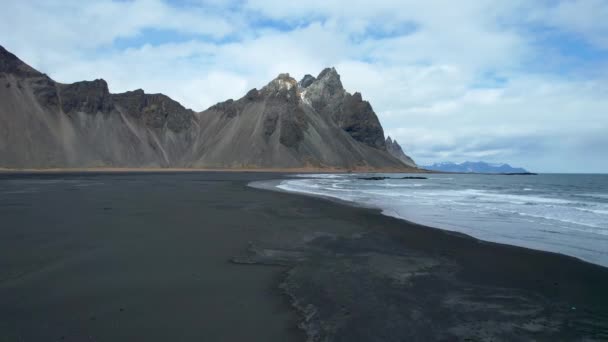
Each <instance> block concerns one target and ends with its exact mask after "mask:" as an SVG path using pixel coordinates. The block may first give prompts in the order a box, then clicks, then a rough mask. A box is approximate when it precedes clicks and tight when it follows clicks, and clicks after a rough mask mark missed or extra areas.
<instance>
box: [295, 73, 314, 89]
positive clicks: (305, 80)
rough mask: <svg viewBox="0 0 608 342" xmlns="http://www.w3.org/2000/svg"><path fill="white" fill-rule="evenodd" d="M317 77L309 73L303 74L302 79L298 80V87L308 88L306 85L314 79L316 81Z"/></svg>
mask: <svg viewBox="0 0 608 342" xmlns="http://www.w3.org/2000/svg"><path fill="white" fill-rule="evenodd" d="M316 80H317V79H316V78H315V77H314V76H312V75H310V74H306V75H304V77H303V78H302V80H300V82H299V83H298V85H299V86H300V88H302V89H306V88H308V86H310V85H311V84H313V83H314V81H316Z"/></svg>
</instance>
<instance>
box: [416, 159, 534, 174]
mask: <svg viewBox="0 0 608 342" xmlns="http://www.w3.org/2000/svg"><path fill="white" fill-rule="evenodd" d="M421 168H423V169H426V170H433V171H442V172H461V173H529V172H528V171H527V170H526V169H523V168H521V167H512V166H511V165H509V164H496V163H486V162H482V161H479V162H469V161H467V162H464V163H460V164H457V163H452V162H443V163H435V164H432V165H425V166H421Z"/></svg>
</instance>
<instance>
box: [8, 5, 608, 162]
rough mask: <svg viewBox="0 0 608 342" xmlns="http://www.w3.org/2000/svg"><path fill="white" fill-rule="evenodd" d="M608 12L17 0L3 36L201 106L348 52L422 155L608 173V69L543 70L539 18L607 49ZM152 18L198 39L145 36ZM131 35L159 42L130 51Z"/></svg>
mask: <svg viewBox="0 0 608 342" xmlns="http://www.w3.org/2000/svg"><path fill="white" fill-rule="evenodd" d="M606 11H608V5H607V4H606V2H603V1H601V0H588V1H582V0H578V1H575V0H572V1H570V0H564V1H561V2H559V3H557V4H545V3H542V2H534V3H531V2H527V1H520V0H517V1H509V2H500V3H497V2H495V1H489V0H481V1H472V0H466V1H460V2H458V5H457V6H454V4H453V2H448V1H425V2H421V1H413V0H412V1H403V0H399V1H397V0H395V1H390V0H388V1H387V0H377V1H374V3H373V4H370V3H369V2H368V1H360V0H356V1H351V2H349V3H348V5H345V4H344V2H343V1H333V0H324V1H321V0H309V1H304V2H285V1H278V0H258V1H246V2H244V3H241V2H239V1H231V2H228V3H227V2H223V1H222V2H220V1H201V2H197V1H195V0H192V1H190V2H185V3H182V4H181V5H180V6H177V5H172V4H170V3H167V2H164V1H161V0H135V1H120V2H113V1H109V0H99V1H91V2H81V1H63V2H44V1H23V2H12V3H9V4H5V5H3V12H2V13H0V44H2V45H4V46H5V47H7V48H8V49H9V50H12V51H13V52H15V53H16V54H18V55H19V56H20V57H21V58H23V59H24V60H25V61H27V62H28V63H30V64H32V65H33V66H34V67H37V68H39V69H41V70H42V71H44V72H47V73H49V74H50V76H51V77H53V78H55V79H57V80H58V81H62V82H73V81H78V80H82V79H94V78H104V79H106V80H107V81H108V82H109V85H110V88H111V90H112V91H114V92H121V91H126V90H132V89H136V88H143V89H144V90H146V91H147V92H162V93H165V94H167V95H169V96H171V97H173V98H175V99H176V100H179V101H180V102H182V103H183V104H184V105H186V106H188V107H192V108H193V109H195V110H202V109H204V108H206V107H208V106H210V105H212V104H214V103H216V102H218V101H223V100H225V99H227V98H237V97H240V96H242V95H243V94H244V93H245V92H246V91H247V90H248V89H250V88H253V87H258V88H259V87H261V86H263V85H264V84H266V83H267V82H268V81H270V79H271V78H273V77H274V76H276V75H277V74H278V73H280V72H290V73H291V74H292V75H293V76H295V77H298V78H299V77H302V76H303V75H304V74H305V73H311V74H313V75H314V74H316V73H318V72H319V71H320V70H321V69H322V68H324V67H326V66H331V65H333V66H336V67H337V69H338V71H339V72H340V73H341V75H342V80H343V83H344V84H345V86H346V88H347V89H348V90H349V91H351V92H354V91H360V92H361V93H362V94H363V96H364V98H365V99H367V100H369V101H370V102H371V103H372V105H373V107H374V109H375V110H376V112H377V113H378V115H379V116H380V118H381V121H382V123H383V125H384V127H385V129H386V131H387V133H389V134H391V135H392V136H393V137H395V138H397V139H398V140H399V142H400V143H402V145H404V147H405V149H406V150H407V152H409V153H410V154H411V155H412V156H413V157H414V158H415V159H418V161H419V162H423V163H424V162H430V161H439V159H444V160H445V159H448V160H455V161H459V160H464V159H478V158H483V159H488V160H489V161H506V162H512V163H513V164H522V166H526V167H529V168H532V169H535V170H538V171H544V170H575V169H576V168H577V167H578V166H576V165H574V166H573V165H572V163H571V162H570V161H574V160H577V161H584V160H587V161H588V162H587V164H590V165H593V167H595V168H596V170H604V171H606V170H608V161H604V162H597V160H598V159H602V157H604V158H603V159H604V160H606V159H608V158H605V155H603V154H604V152H603V151H601V150H600V149H597V148H596V149H593V148H590V147H589V146H592V144H591V142H595V143H597V142H598V141H599V142H604V141H605V139H603V138H602V137H601V132H605V131H608V119H607V118H606V115H605V113H607V112H608V101H607V100H605V99H607V98H608V90H607V88H608V82H606V80H607V78H608V71H604V72H601V70H597V72H594V73H593V74H591V73H590V74H585V75H578V76H579V77H572V75H571V74H569V75H565V74H562V73H561V72H560V70H550V69H549V70H547V69H543V68H540V69H539V70H536V69H535V67H533V66H531V65H538V64H541V65H542V64H543V62H547V63H545V64H549V60H553V59H556V58H558V57H559V56H555V53H556V52H555V51H559V49H554V50H551V53H552V54H547V53H546V51H545V50H543V49H544V48H545V47H542V46H538V45H537V44H536V43H537V40H538V39H537V38H538V37H536V36H534V34H535V33H534V30H532V29H530V28H529V27H527V26H526V25H530V24H534V25H544V26H548V27H551V28H552V29H554V30H557V31H559V32H564V33H567V34H571V35H574V36H578V37H581V40H584V41H585V42H586V43H583V44H591V46H593V47H594V48H599V49H603V48H606V47H608V45H607V44H606V41H605V37H606V36H608V34H607V26H606V25H607V24H606V21H605V20H603V18H604V17H606V16H608V15H607V14H606ZM146 30H164V31H170V32H174V33H180V34H182V35H186V36H187V37H190V38H188V40H186V41H184V40H183V39H182V40H175V41H171V40H170V39H169V41H163V42H154V41H149V42H146V39H147V38H150V37H151V36H153V35H146ZM117 39H133V40H134V41H144V43H143V44H141V45H137V44H136V45H133V46H130V47H128V48H124V49H121V48H119V47H118V45H116V44H115V42H116V41H117ZM165 40H166V39H165ZM562 48H563V47H562ZM573 53H576V51H573ZM539 56H541V57H542V60H538V58H539ZM583 58H584V56H583ZM596 65H597V63H596V62H594V64H593V66H596ZM583 66H584V65H583ZM541 69H542V70H541ZM494 78H495V79H496V80H494ZM493 83H495V84H493ZM585 156H586V157H585ZM585 158H587V159H585ZM582 164H584V163H581V165H582ZM579 169H581V170H585V168H584V167H580V168H579ZM576 170H578V169H576Z"/></svg>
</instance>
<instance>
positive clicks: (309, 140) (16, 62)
mask: <svg viewBox="0 0 608 342" xmlns="http://www.w3.org/2000/svg"><path fill="white" fill-rule="evenodd" d="M0 85H1V86H0V167H4V168H74V167H77V168H91V167H180V168H315V169H324V168H327V169H345V170H396V171H399V170H405V171H406V170H408V169H409V168H411V164H407V163H405V162H404V161H403V160H402V159H401V158H399V157H398V156H397V157H395V156H394V155H393V154H391V153H389V151H388V150H387V145H386V141H385V139H384V131H383V129H382V126H381V125H380V122H379V120H378V118H377V116H376V114H375V113H374V111H373V109H372V107H371V105H370V104H369V103H368V102H367V101H364V100H363V99H362V96H361V94H359V93H355V94H354V95H351V94H350V93H348V92H346V90H345V89H344V87H343V86H342V83H341V81H340V76H339V74H338V73H337V72H336V70H335V69H333V68H328V69H325V70H323V71H322V72H321V73H320V74H319V76H318V77H313V76H310V75H307V76H305V77H304V78H303V79H302V80H301V81H300V82H298V81H296V80H295V79H293V78H292V77H290V76H289V74H281V75H279V76H278V77H277V78H276V79H274V80H272V81H271V82H270V83H268V84H267V85H266V86H264V87H262V88H261V89H259V90H258V89H252V90H250V91H249V92H248V93H247V94H246V95H245V96H243V97H242V98H240V99H237V100H228V101H224V102H221V103H218V104H216V105H214V106H212V107H210V108H209V109H207V110H205V111H202V112H194V111H192V110H190V109H187V108H185V107H183V106H182V105H181V104H179V103H178V102H176V101H174V100H172V99H171V98H169V97H168V96H165V95H163V94H146V93H145V92H144V91H143V90H141V89H138V90H134V91H128V92H125V93H119V94H112V93H110V92H109V89H108V84H107V83H106V82H105V81H104V80H102V79H97V80H94V81H82V82H76V83H72V84H62V83H58V82H55V81H54V80H52V79H51V78H50V77H48V76H47V75H45V74H43V73H40V72H38V71H36V70H35V69H33V68H32V67H30V66H28V65H27V64H25V63H24V62H22V61H21V60H20V59H19V58H17V57H16V56H15V55H13V54H12V53H10V52H8V51H7V50H5V49H4V48H2V47H1V46H0Z"/></svg>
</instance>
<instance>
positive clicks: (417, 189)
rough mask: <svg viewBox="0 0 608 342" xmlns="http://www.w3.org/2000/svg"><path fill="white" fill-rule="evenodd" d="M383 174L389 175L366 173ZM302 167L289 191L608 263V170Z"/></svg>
mask: <svg viewBox="0 0 608 342" xmlns="http://www.w3.org/2000/svg"><path fill="white" fill-rule="evenodd" d="M366 176H380V177H382V176H384V177H388V179H385V180H364V179H361V178H364V177H366ZM404 176H412V174H380V175H379V174H374V175H362V174H317V175H310V174H303V175H298V176H297V177H294V178H293V179H288V180H284V181H282V182H280V183H279V184H277V185H276V186H277V187H278V188H280V189H282V190H286V191H291V192H299V193H306V194H312V195H320V196H329V197H332V198H338V199H341V200H346V201H350V202H354V203H358V204H361V205H365V206H371V207H376V208H380V209H382V210H383V213H384V214H386V215H390V216H395V217H399V218H403V219H406V220H409V221H413V222H417V223H421V224H424V225H429V226H434V227H438V228H443V229H448V230H453V231H458V232H462V233H466V234H468V235H471V236H474V237H476V238H479V239H482V240H487V241H493V242H500V243H507V244H511V245H516V246H522V247H528V248H533V249H539V250H545V251H551V252H557V253H563V254H567V255H571V256H575V257H578V258H581V259H583V260H586V261H589V262H593V263H596V264H600V265H603V266H608V175H566V174H563V175H561V174H545V175H538V176H505V175H466V174H449V175H447V174H432V175H419V176H424V177H428V179H399V178H401V177H404Z"/></svg>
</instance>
